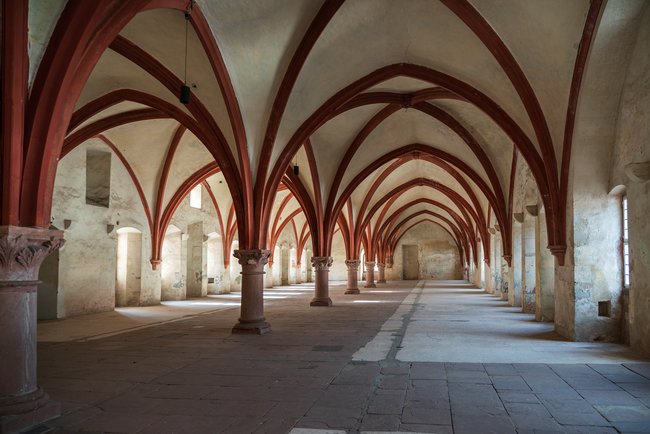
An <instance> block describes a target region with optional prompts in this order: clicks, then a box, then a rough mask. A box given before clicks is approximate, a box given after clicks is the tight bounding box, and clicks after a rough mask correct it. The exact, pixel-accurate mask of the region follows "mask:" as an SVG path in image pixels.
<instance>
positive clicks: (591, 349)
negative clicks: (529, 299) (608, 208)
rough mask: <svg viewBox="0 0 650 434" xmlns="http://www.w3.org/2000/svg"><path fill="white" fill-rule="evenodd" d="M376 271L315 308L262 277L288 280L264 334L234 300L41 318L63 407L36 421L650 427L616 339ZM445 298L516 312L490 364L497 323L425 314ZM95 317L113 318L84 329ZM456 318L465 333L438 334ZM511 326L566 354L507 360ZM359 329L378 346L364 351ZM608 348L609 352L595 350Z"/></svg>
mask: <svg viewBox="0 0 650 434" xmlns="http://www.w3.org/2000/svg"><path fill="white" fill-rule="evenodd" d="M387 286H390V287H391V292H385V291H382V290H381V289H382V288H378V289H377V290H376V291H375V292H373V291H369V290H365V291H363V292H362V294H360V295H354V296H350V295H344V294H343V291H344V287H343V286H342V285H332V288H331V292H332V299H333V300H334V307H332V308H329V309H323V308H318V309H315V308H310V307H309V305H308V301H309V298H310V296H311V291H310V287H309V286H308V285H295V286H292V287H281V288H277V289H271V290H267V291H268V292H267V293H268V294H273V291H278V293H282V294H291V293H292V291H293V295H292V296H286V297H285V298H281V299H280V298H278V299H271V300H270V301H269V303H268V304H267V307H266V315H267V319H268V320H269V322H270V323H271V324H272V327H273V333H270V334H268V335H264V336H242V335H232V334H231V333H230V328H231V327H232V325H233V324H234V323H235V322H236V319H237V310H236V309H220V310H212V311H208V312H205V313H202V314H196V313H195V312H192V311H190V313H189V314H188V313H187V312H184V311H182V310H181V311H179V312H177V317H174V316H173V315H172V312H171V311H170V310H169V309H166V310H165V314H164V316H163V317H162V319H163V320H162V321H158V322H156V321H155V318H148V321H149V323H150V324H148V325H147V326H146V327H141V328H138V329H135V330H129V331H125V332H122V333H120V332H119V330H123V329H124V327H125V325H120V324H108V323H107V320H106V318H107V316H106V315H100V316H98V318H99V321H100V322H101V324H100V325H99V326H97V325H95V326H93V325H92V322H93V315H88V316H86V317H84V318H82V319H76V320H75V324H77V325H78V326H80V327H83V323H84V321H86V322H88V323H89V327H87V330H88V333H89V336H84V334H83V332H82V331H80V330H75V331H74V332H71V333H69V335H66V333H65V331H66V330H68V326H65V325H63V326H62V325H56V324H54V325H52V323H47V324H44V325H42V327H45V328H47V327H50V326H51V327H54V326H56V330H51V331H47V330H45V331H43V332H42V335H43V336H47V340H48V342H41V343H40V344H39V376H40V384H41V385H43V386H44V387H45V389H46V390H47V391H48V393H50V395H51V396H52V398H53V399H54V400H57V401H59V402H61V403H62V408H63V409H64V415H63V416H62V417H60V418H58V419H56V420H53V421H51V422H49V423H48V424H46V426H44V427H43V428H45V429H46V430H47V429H48V428H49V430H50V432H53V433H59V434H62V433H102V432H118V433H156V434H157V433H279V434H284V433H287V432H292V433H295V434H328V433H330V434H339V433H355V434H356V433H363V432H368V433H389V432H394V433H405V432H420V433H456V434H458V433H468V434H476V433H478V434H481V433H496V434H506V433H519V434H524V433H537V434H539V433H588V434H601V433H602V434H610V433H617V432H650V428H649V427H650V363H647V362H644V361H642V360H641V359H638V358H634V355H632V354H630V353H629V352H628V351H627V350H626V349H625V348H624V347H621V346H612V345H611V344H608V345H604V346H601V347H598V344H587V345H584V344H576V343H571V342H566V341H562V340H561V339H559V338H558V337H557V336H549V335H548V332H547V331H544V330H545V328H546V327H548V325H546V324H539V323H535V322H533V321H531V320H530V315H526V314H521V313H514V312H513V311H512V308H510V307H507V306H506V305H505V304H504V303H503V302H500V301H497V300H495V299H494V298H493V297H491V296H488V295H486V294H483V293H481V292H480V291H475V290H472V289H471V288H470V287H469V286H468V285H464V284H459V283H454V284H453V285H452V284H449V285H447V284H446V283H440V282H438V283H433V282H426V283H425V282H420V283H418V282H398V283H388V284H386V285H383V287H384V288H385V287H387ZM452 296H453V297H452ZM357 299H362V300H365V301H381V303H354V301H355V300H357ZM452 299H453V300H455V303H456V304H455V306H456V307H455V309H454V310H453V312H452V311H451V310H450V309H449V305H447V307H446V309H447V311H446V312H445V314H444V315H442V318H446V319H447V320H449V319H453V318H457V319H460V318H461V317H466V318H482V319H484V320H485V321H488V320H489V324H494V323H496V324H499V323H501V324H503V323H505V324H509V323H508V321H510V320H511V319H512V318H513V317H514V318H520V319H518V320H516V321H519V322H520V323H522V324H523V327H524V329H525V330H526V333H519V332H517V331H516V329H510V332H509V334H508V333H506V335H504V336H500V337H499V339H501V341H502V342H505V344H504V345H503V346H502V347H501V348H500V349H499V350H500V352H501V353H502V354H501V355H500V357H502V358H507V356H508V355H509V354H510V355H512V358H511V360H510V361H509V362H506V363H496V362H494V361H493V353H492V352H491V351H488V352H484V353H482V350H481V349H480V346H481V345H487V344H489V343H490V342H489V339H488V342H485V338H486V336H487V337H488V338H489V336H490V333H499V329H498V328H490V327H488V328H487V329H486V330H481V329H480V328H476V327H475V325H474V324H472V322H471V321H468V322H455V321H433V320H431V318H432V317H430V315H434V317H433V318H435V315H440V314H441V312H440V311H439V309H440V306H445V303H448V302H449V300H452ZM195 305H196V304H194V305H192V306H195ZM186 315H189V316H186ZM427 315H429V316H427ZM111 318H114V317H111ZM395 318H398V320H396V319H395ZM116 321H117V320H116ZM62 323H65V321H63V322H62ZM130 323H131V322H130V320H129V321H127V323H126V325H129V324H130ZM452 323H453V330H451V329H450V324H452ZM386 324H389V325H390V329H391V330H392V331H391V332H390V333H389V334H388V335H384V334H382V333H385V330H386V328H387V325H386ZM535 327H537V329H538V330H542V331H543V332H542V333H534V332H533V330H534V329H535ZM99 329H102V330H115V332H114V333H107V334H102V335H100V336H94V335H92V334H93V333H96V332H97V330H99ZM382 329H383V330H384V331H382ZM425 330H426V335H427V336H429V341H427V340H426V339H425V338H424V336H423V335H422V333H423V332H424V331H425ZM461 330H464V331H462V333H461ZM502 332H503V330H502ZM414 333H415V334H414ZM459 333H461V334H464V335H466V336H467V335H468V334H471V333H476V336H475V338H476V339H475V338H474V337H471V336H470V337H469V338H468V339H467V340H466V341H465V342H464V343H463V345H461V346H460V347H459V348H452V347H453V346H454V345H456V346H458V345H459V344H458V342H457V338H458V334H459ZM66 336H68V337H69V338H70V339H66ZM54 338H56V342H54V341H52V340H53V339H54ZM522 338H524V339H523V340H524V341H528V340H535V339H541V340H542V343H543V346H544V348H546V349H547V350H549V351H551V352H552V353H553V354H554V355H558V354H560V355H561V354H563V351H564V352H566V354H568V355H569V356H568V357H560V359H561V360H566V359H567V358H569V359H570V360H574V361H572V362H570V363H551V364H546V363H537V362H535V363H523V362H522V360H524V359H531V358H533V357H534V356H536V355H538V354H539V352H538V351H537V350H534V351H533V350H531V351H532V352H531V353H530V354H526V353H525V352H526V351H528V350H527V349H526V347H525V346H522V345H520V344H521V342H520V341H522ZM445 339H448V340H447V341H446V343H445ZM508 339H509V340H508ZM481 340H483V343H480V344H479V342H481ZM372 342H374V343H375V344H377V345H378V347H373V348H374V349H372V351H370V350H368V348H370V347H368V345H369V343H372ZM427 342H429V344H430V345H431V346H436V345H440V343H441V342H443V343H445V345H446V346H447V347H449V348H446V347H436V348H439V349H440V351H438V352H436V353H435V355H433V356H431V357H429V359H426V357H423V356H426V355H427V354H428V355H431V354H432V353H431V351H429V350H428V349H425V350H423V351H419V352H417V351H416V352H413V351H412V350H413V348H414V347H413V346H414V345H425V344H426V343H427ZM510 344H511V345H510ZM373 345H374V344H373ZM553 345H555V346H553ZM364 348H365V349H366V350H362V349H364ZM377 348H381V349H380V350H378V349H377ZM598 348H600V350H598ZM612 349H614V350H613V351H614V352H613V353H612V352H611V351H612ZM409 351H410V353H409ZM463 351H464V352H465V353H463ZM522 351H523V352H524V354H521V352H522ZM518 352H519V353H518ZM364 354H366V355H370V356H372V357H370V358H371V360H364V359H363V355H364ZM378 354H381V355H382V357H381V358H380V359H378V360H375V359H377V355H378ZM408 354H414V355H415V356H416V357H414V359H413V360H410V359H408V358H407V357H406V355H408ZM459 354H466V355H467V356H468V357H469V356H472V357H473V360H472V361H469V360H467V359H465V358H464V357H465V356H463V357H460V356H459ZM481 354H483V355H481ZM612 357H614V358H617V360H618V359H620V358H624V362H625V363H603V360H608V358H609V359H611V358H612ZM445 358H446V360H445Z"/></svg>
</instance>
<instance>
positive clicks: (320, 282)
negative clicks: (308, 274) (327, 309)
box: [309, 256, 332, 306]
mask: <svg viewBox="0 0 650 434" xmlns="http://www.w3.org/2000/svg"><path fill="white" fill-rule="evenodd" d="M311 263H312V265H313V266H314V270H315V271H316V285H315V288H314V298H313V299H312V301H311V303H309V305H310V306H331V305H332V299H331V298H330V290H329V273H330V267H331V266H332V257H331V256H312V258H311Z"/></svg>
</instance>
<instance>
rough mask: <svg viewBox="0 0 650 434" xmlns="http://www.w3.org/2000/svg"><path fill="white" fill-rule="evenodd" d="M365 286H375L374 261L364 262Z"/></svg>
mask: <svg viewBox="0 0 650 434" xmlns="http://www.w3.org/2000/svg"><path fill="white" fill-rule="evenodd" d="M364 287H365V288H376V287H377V285H375V262H374V261H372V262H366V284H365V286H364Z"/></svg>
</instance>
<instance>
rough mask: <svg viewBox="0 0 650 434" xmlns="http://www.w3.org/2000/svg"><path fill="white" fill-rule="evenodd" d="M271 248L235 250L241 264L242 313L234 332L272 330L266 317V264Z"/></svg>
mask: <svg viewBox="0 0 650 434" xmlns="http://www.w3.org/2000/svg"><path fill="white" fill-rule="evenodd" d="M270 255H271V252H270V251H269V250H259V249H255V250H235V254H234V256H235V258H237V259H239V263H240V264H241V267H242V271H241V315H240V317H239V322H238V323H237V324H235V326H234V327H233V328H232V332H233V333H242V334H256V335H261V334H264V333H268V332H270V331H271V325H270V324H269V323H267V322H266V320H265V318H264V266H265V265H266V264H267V263H268V260H269V256H270Z"/></svg>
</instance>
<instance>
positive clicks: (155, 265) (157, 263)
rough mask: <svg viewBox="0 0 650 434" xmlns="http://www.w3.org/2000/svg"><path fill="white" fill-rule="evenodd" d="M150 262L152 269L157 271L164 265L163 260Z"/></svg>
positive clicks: (151, 260)
mask: <svg viewBox="0 0 650 434" xmlns="http://www.w3.org/2000/svg"><path fill="white" fill-rule="evenodd" d="M149 262H150V263H151V269H152V270H157V269H158V267H159V266H160V264H161V263H162V259H150V260H149Z"/></svg>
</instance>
